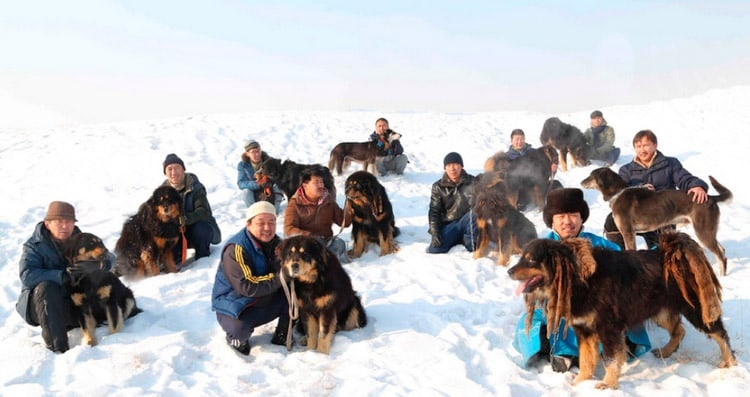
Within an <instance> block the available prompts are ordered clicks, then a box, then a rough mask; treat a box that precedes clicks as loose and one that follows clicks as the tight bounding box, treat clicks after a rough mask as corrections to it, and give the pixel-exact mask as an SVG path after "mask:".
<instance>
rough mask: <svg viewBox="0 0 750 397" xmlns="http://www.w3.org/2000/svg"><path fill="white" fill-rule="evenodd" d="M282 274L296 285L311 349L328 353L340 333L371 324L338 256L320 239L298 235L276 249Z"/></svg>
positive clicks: (308, 346) (303, 322)
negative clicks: (334, 337)
mask: <svg viewBox="0 0 750 397" xmlns="http://www.w3.org/2000/svg"><path fill="white" fill-rule="evenodd" d="M276 253H277V256H278V257H279V258H280V260H281V271H282V272H283V276H284V277H285V278H287V279H292V280H293V281H294V282H296V283H295V290H296V294H297V305H298V307H299V313H300V317H301V319H302V324H303V325H304V329H305V330H306V331H305V332H306V333H307V334H306V340H307V348H308V349H316V350H317V351H318V352H320V353H324V354H328V353H329V352H330V350H331V344H333V335H334V333H336V331H339V330H344V331H349V330H352V329H355V328H363V327H365V326H366V325H367V316H366V315H365V309H364V308H363V307H362V302H361V301H360V299H359V296H358V295H357V293H356V291H354V289H353V288H352V282H351V279H350V278H349V275H348V274H346V271H345V270H344V268H343V267H341V263H340V262H339V260H338V259H337V258H336V255H334V254H332V253H330V252H329V251H328V250H327V249H326V247H325V246H324V245H323V243H322V242H321V241H320V240H317V239H315V238H313V237H307V236H294V237H290V238H288V239H285V240H283V241H282V242H281V243H280V244H279V246H278V247H277V248H276Z"/></svg>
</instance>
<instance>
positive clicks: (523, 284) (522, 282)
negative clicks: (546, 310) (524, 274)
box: [516, 279, 531, 295]
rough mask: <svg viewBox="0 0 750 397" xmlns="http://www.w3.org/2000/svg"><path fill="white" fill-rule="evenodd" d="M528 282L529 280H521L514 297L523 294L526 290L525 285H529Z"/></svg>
mask: <svg viewBox="0 0 750 397" xmlns="http://www.w3.org/2000/svg"><path fill="white" fill-rule="evenodd" d="M529 281H531V279H528V280H523V281H521V282H520V283H518V287H516V295H521V294H523V290H525V289H526V285H528V284H529Z"/></svg>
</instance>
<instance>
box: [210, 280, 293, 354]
mask: <svg viewBox="0 0 750 397" xmlns="http://www.w3.org/2000/svg"><path fill="white" fill-rule="evenodd" d="M280 317H281V318H286V319H288V318H289V303H288V302H287V300H286V296H284V291H283V290H282V289H279V290H278V291H277V292H276V295H274V298H273V299H272V300H271V301H270V303H269V304H268V305H267V306H263V307H256V306H250V307H248V308H246V309H245V310H243V311H242V313H241V314H240V316H239V318H234V317H232V316H227V315H224V314H219V313H216V319H217V320H218V321H219V325H220V326H221V329H223V330H224V332H226V333H227V336H228V337H229V338H230V339H239V340H241V341H246V340H248V339H250V335H252V334H253V330H255V327H257V326H259V325H263V324H266V323H270V322H271V321H273V320H275V319H276V318H280Z"/></svg>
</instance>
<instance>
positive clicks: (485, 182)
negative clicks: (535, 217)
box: [472, 172, 537, 266]
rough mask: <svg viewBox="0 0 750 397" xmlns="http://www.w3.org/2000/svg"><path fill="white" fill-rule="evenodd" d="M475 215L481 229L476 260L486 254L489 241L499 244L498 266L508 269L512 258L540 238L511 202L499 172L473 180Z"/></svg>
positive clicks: (484, 174)
mask: <svg viewBox="0 0 750 397" xmlns="http://www.w3.org/2000/svg"><path fill="white" fill-rule="evenodd" d="M472 188H473V190H474V213H475V214H476V217H477V228H478V229H479V236H478V243H477V248H476V249H475V250H474V259H479V258H480V257H482V256H485V255H487V251H488V250H489V245H490V241H494V242H496V243H497V264H498V265H503V266H507V265H508V262H509V261H510V256H511V255H513V254H520V253H521V250H522V248H523V246H524V245H526V243H528V242H529V241H531V240H533V239H535V238H537V233H536V228H535V227H534V224H533V223H532V222H531V221H530V220H528V219H527V218H526V217H525V216H524V215H523V214H522V213H521V212H520V211H518V210H517V209H516V208H514V207H513V205H511V203H510V202H509V201H508V198H507V193H506V188H505V183H504V182H503V179H502V176H501V173H500V172H484V173H481V174H479V175H477V176H476V177H475V178H474V183H473V184H472Z"/></svg>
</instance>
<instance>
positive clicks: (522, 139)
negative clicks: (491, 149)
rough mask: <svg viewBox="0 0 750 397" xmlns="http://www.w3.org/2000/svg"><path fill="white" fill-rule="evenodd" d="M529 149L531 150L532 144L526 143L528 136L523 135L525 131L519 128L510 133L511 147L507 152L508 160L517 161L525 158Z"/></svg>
mask: <svg viewBox="0 0 750 397" xmlns="http://www.w3.org/2000/svg"><path fill="white" fill-rule="evenodd" d="M529 149H531V144H528V143H526V134H524V133H523V130H522V129H519V128H516V129H515V130H513V131H512V132H511V133H510V146H508V151H506V152H505V155H506V157H508V160H515V159H517V158H519V157H521V156H523V155H524V154H526V151H527V150H529Z"/></svg>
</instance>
